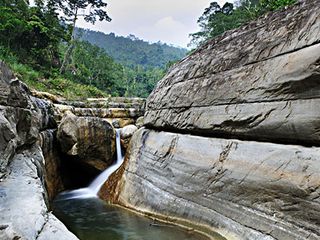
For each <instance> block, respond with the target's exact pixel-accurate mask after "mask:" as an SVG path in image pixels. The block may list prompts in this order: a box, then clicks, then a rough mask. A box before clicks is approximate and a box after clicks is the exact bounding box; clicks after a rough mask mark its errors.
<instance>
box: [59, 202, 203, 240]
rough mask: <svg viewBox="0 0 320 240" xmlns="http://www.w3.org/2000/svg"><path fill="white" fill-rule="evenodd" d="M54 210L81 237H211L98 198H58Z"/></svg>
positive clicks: (141, 239)
mask: <svg viewBox="0 0 320 240" xmlns="http://www.w3.org/2000/svg"><path fill="white" fill-rule="evenodd" d="M53 211H54V214H55V215H56V216H57V217H58V218H59V219H60V220H61V221H62V222H63V223H64V224H65V225H66V226H67V227H68V229H69V230H71V231H72V232H73V233H74V234H75V235H77V237H79V238H80V239H81V240H208V238H207V237H204V236H202V235H200V234H197V233H194V232H188V231H185V230H184V229H181V228H179V227H176V226H172V225H165V224H162V223H159V225H160V226H158V225H156V226H155V225H154V224H153V221H152V220H151V219H149V218H146V217H143V216H140V215H136V214H134V213H132V212H130V211H127V210H125V209H122V208H119V207H117V206H114V205H108V204H106V203H105V202H103V201H102V200H100V199H98V198H87V199H68V200H61V199H60V200H59V199H57V200H56V201H55V202H54V203H53Z"/></svg>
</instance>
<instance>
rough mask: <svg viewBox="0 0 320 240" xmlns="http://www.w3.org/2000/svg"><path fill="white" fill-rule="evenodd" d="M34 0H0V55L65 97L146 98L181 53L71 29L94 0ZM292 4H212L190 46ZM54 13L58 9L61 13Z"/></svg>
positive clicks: (275, 0)
mask: <svg viewBox="0 0 320 240" xmlns="http://www.w3.org/2000/svg"><path fill="white" fill-rule="evenodd" d="M34 2H35V5H34V6H30V5H29V4H28V1H24V0H0V59H1V60H5V61H6V62H7V63H8V64H9V65H10V66H11V68H12V69H13V71H14V72H15V73H16V75H17V76H18V77H20V79H21V80H23V81H25V82H26V83H27V84H28V85H29V86H30V87H32V88H35V89H36V90H41V91H48V92H51V93H54V94H57V95H60V96H63V97H66V98H69V99H74V98H86V97H103V96H108V95H112V96H139V97H147V96H148V95H149V93H150V92H151V91H152V89H153V87H154V86H155V84H156V83H157V81H158V80H160V79H161V78H162V77H163V75H164V74H165V71H166V69H167V68H168V67H169V66H170V64H172V62H174V61H177V60H179V59H180V58H182V57H183V56H184V55H185V54H186V50H185V49H181V48H175V47H173V46H168V45H167V44H162V43H160V42H159V43H154V44H150V43H147V42H145V41H143V40H140V39H138V38H136V37H135V36H133V35H130V36H129V37H126V38H125V37H118V36H115V35H114V34H112V33H111V34H103V33H100V32H94V31H90V30H79V29H76V28H75V21H76V20H77V18H78V17H79V16H78V15H77V14H78V9H81V8H83V7H85V6H87V4H93V3H94V4H95V8H94V9H96V10H97V11H98V10H99V7H100V2H101V1H100V0H95V1H79V2H77V4H80V5H77V6H76V8H74V7H75V6H73V5H72V4H71V5H70V4H69V3H71V1H69V0H49V1H42V0H37V1H34ZM293 2H295V0H260V1H259V0H251V1H249V0H240V1H238V2H237V3H236V4H235V5H233V4H231V3H226V4H225V5H224V6H222V7H221V6H219V4H217V3H216V2H212V3H211V4H210V7H209V8H206V9H205V11H204V14H203V15H202V16H201V17H200V18H199V20H198V23H199V24H200V27H201V31H200V32H197V33H194V34H192V37H193V43H195V44H196V45H199V44H202V43H203V42H205V41H206V40H207V39H209V38H211V37H214V36H217V35H219V34H222V33H223V32H225V31H226V30H229V29H233V28H236V27H238V26H240V25H241V24H243V23H245V22H247V21H249V20H252V19H254V18H256V17H258V16H259V15H261V14H263V13H265V12H266V11H269V10H275V9H278V8H281V7H283V6H287V5H288V4H292V3H293ZM101 6H102V5H101ZM103 6H105V3H104V4H103ZM59 12H64V15H63V17H61V16H59ZM84 17H85V18H86V19H87V20H88V21H90V22H94V21H95V20H96V18H97V17H98V18H100V19H101V20H110V19H109V18H108V15H107V13H106V12H105V11H98V12H95V11H94V12H93V13H92V14H91V13H90V12H89V13H88V14H87V15H85V16H84ZM89 42H90V43H89ZM108 54H109V55H108Z"/></svg>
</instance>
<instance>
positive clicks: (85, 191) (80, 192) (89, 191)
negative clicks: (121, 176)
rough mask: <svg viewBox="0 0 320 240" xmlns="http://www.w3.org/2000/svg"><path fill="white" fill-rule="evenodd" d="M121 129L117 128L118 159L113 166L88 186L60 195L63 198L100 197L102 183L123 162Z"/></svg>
mask: <svg viewBox="0 0 320 240" xmlns="http://www.w3.org/2000/svg"><path fill="white" fill-rule="evenodd" d="M120 131H121V129H116V149H117V161H116V162H115V163H114V164H113V165H112V166H111V167H109V168H107V169H106V170H104V171H103V172H102V173H101V174H99V175H98V177H96V178H95V179H94V180H93V181H92V183H90V185H89V186H88V187H86V188H80V189H77V190H73V191H69V192H64V193H62V194H61V195H60V197H61V198H60V199H61V200H66V199H74V198H93V197H98V192H99V190H100V188H101V187H102V185H103V184H104V183H105V181H107V180H108V178H109V176H110V175H111V174H112V173H114V172H115V171H116V170H117V169H118V168H119V167H120V166H121V164H122V163H123V160H124V159H123V157H122V153H121V144H120Z"/></svg>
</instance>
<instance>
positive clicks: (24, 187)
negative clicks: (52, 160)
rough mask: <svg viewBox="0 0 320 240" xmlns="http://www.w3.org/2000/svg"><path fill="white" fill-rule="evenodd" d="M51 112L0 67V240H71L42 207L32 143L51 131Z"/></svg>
mask: <svg viewBox="0 0 320 240" xmlns="http://www.w3.org/2000/svg"><path fill="white" fill-rule="evenodd" d="M51 111H52V109H51V105H50V103H48V102H46V101H43V100H40V99H37V98H34V97H32V96H30V91H29V89H28V88H27V86H26V85H24V84H23V83H22V82H20V81H18V80H17V79H15V78H14V76H13V75H12V73H11V72H10V70H9V69H8V68H7V67H6V66H5V64H4V63H2V62H1V61H0V239H3V240H7V239H8V240H12V239H26V240H29V239H30V240H31V239H32V240H33V239H52V240H54V239H57V238H59V239H77V238H76V237H75V236H74V235H73V234H72V233H70V232H69V231H68V230H67V229H66V228H65V226H64V225H63V224H62V223H61V222H60V221H58V220H57V219H56V218H55V217H54V216H53V215H52V214H51V213H50V212H49V210H48V206H47V203H48V194H47V190H46V188H45V186H46V183H47V184H48V183H50V180H51V179H50V178H47V177H46V176H47V174H46V167H48V165H47V163H46V161H45V159H44V157H43V152H42V149H41V148H40V146H39V142H38V139H39V135H40V133H42V135H43V134H45V132H46V131H47V130H48V129H50V128H52V127H55V124H54V121H53V119H52V115H51V113H52V112H51ZM52 174H55V173H52ZM49 195H50V191H49Z"/></svg>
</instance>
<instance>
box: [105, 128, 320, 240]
mask: <svg viewBox="0 0 320 240" xmlns="http://www.w3.org/2000/svg"><path fill="white" fill-rule="evenodd" d="M129 149H131V150H130V152H129V154H127V157H128V159H127V160H126V165H125V167H124V174H123V175H122V177H120V179H118V181H116V182H117V183H116V185H117V188H116V190H115V191H114V192H115V193H114V196H111V198H113V201H115V202H116V203H119V204H121V205H123V206H125V207H128V208H131V209H135V210H137V211H140V212H142V213H145V214H149V215H150V214H151V215H153V216H158V217H160V218H165V219H166V220H171V221H173V222H176V223H180V224H181V223H186V222H188V221H189V224H190V222H192V223H193V227H194V228H196V229H197V228H198V229H202V230H203V229H204V228H206V229H207V230H206V231H207V232H210V230H211V231H216V232H218V233H219V234H220V235H222V236H224V237H226V238H227V239H261V240H262V239H268V240H271V239H281V240H291V239H314V240H316V239H319V238H320V229H319V220H320V191H319V186H320V163H319V161H318V160H319V158H320V148H308V147H302V146H298V145H281V144H273V143H262V142H250V141H240V140H226V139H217V138H206V137H198V136H191V135H183V134H175V133H168V132H156V131H152V130H148V129H140V130H139V131H138V132H136V133H135V135H134V136H133V138H132V140H131V146H130V148H129ZM106 185H108V183H107V184H106ZM109 197H110V196H109ZM212 234H213V233H212Z"/></svg>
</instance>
